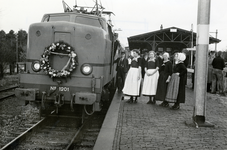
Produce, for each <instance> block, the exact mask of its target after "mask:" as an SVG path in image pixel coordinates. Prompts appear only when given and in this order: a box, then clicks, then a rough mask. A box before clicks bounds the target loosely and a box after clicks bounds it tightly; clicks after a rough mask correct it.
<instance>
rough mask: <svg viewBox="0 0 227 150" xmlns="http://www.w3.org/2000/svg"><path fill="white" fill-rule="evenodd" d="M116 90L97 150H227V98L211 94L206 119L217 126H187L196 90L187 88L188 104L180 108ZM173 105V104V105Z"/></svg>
mask: <svg viewBox="0 0 227 150" xmlns="http://www.w3.org/2000/svg"><path fill="white" fill-rule="evenodd" d="M121 97H122V93H118V91H116V93H115V96H114V99H113V101H112V103H111V106H110V108H109V110H108V113H107V115H106V118H105V120H104V123H103V126H102V129H101V131H100V134H99V136H98V139H97V141H96V144H95V147H94V150H158V149H160V150H178V149H179V150H180V149H182V150H187V149H190V150H211V149H215V150H225V149H227V97H225V96H220V95H215V94H209V93H208V94H207V101H206V116H205V120H206V121H208V122H210V123H211V124H213V125H214V127H199V128H196V127H195V126H194V125H192V126H190V125H186V122H187V121H188V120H192V116H193V108H194V100H193V90H192V89H191V88H190V86H187V87H186V103H184V104H181V105H180V109H179V110H172V109H170V107H162V106H159V104H160V103H161V102H160V101H157V103H156V104H155V105H152V104H147V101H148V97H145V96H141V97H140V98H139V99H138V103H136V104H134V103H133V104H129V103H127V102H126V100H121ZM170 106H172V105H170Z"/></svg>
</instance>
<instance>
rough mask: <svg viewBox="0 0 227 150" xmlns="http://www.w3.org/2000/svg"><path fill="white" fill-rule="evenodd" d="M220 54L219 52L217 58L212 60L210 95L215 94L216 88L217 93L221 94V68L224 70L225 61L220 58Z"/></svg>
mask: <svg viewBox="0 0 227 150" xmlns="http://www.w3.org/2000/svg"><path fill="white" fill-rule="evenodd" d="M221 54H222V52H221V51H219V52H218V53H217V57H215V58H214V59H213V62H212V66H213V73H212V91H211V93H215V91H216V87H217V93H218V94H219V93H220V94H221V93H223V74H222V71H223V68H225V61H224V59H223V58H221Z"/></svg>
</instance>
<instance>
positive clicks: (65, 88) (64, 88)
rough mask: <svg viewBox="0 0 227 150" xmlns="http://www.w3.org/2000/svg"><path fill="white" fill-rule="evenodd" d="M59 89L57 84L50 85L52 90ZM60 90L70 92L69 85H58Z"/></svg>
mask: <svg viewBox="0 0 227 150" xmlns="http://www.w3.org/2000/svg"><path fill="white" fill-rule="evenodd" d="M56 89H57V87H56V86H51V87H50V90H53V91H54V90H56ZM58 90H59V91H60V92H69V87H65V86H60V87H58Z"/></svg>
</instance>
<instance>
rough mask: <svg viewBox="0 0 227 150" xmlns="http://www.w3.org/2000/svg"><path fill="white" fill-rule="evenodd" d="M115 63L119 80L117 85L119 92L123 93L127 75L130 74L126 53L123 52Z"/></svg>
mask: <svg viewBox="0 0 227 150" xmlns="http://www.w3.org/2000/svg"><path fill="white" fill-rule="evenodd" d="M114 63H117V66H116V71H117V76H116V78H117V80H116V85H117V88H118V91H119V92H120V91H122V89H123V87H124V83H125V77H126V73H127V72H128V68H129V66H128V59H126V54H125V52H121V57H119V58H117V59H116V60H115V61H114Z"/></svg>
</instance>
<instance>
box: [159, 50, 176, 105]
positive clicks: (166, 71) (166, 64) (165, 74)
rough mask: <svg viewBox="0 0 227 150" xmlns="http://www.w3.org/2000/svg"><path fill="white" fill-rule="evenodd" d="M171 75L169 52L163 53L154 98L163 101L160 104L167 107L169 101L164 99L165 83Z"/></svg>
mask: <svg viewBox="0 0 227 150" xmlns="http://www.w3.org/2000/svg"><path fill="white" fill-rule="evenodd" d="M171 75H172V63H171V61H170V60H169V53H166V52H165V53H164V54H163V64H162V65H161V68H160V76H159V78H158V86H157V92H156V95H155V100H156V101H157V100H159V101H163V102H162V103H161V104H160V106H164V107H168V106H169V103H168V102H167V101H165V98H166V92H167V85H168V83H169V81H170V77H171Z"/></svg>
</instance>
